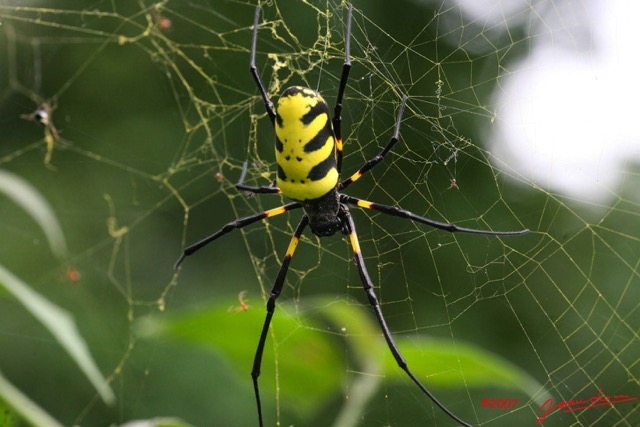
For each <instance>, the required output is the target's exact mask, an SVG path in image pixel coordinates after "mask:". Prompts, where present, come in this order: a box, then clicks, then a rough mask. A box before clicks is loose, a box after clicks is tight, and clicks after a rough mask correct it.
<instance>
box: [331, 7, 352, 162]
mask: <svg viewBox="0 0 640 427" xmlns="http://www.w3.org/2000/svg"><path fill="white" fill-rule="evenodd" d="M352 14H353V6H352V5H351V4H349V11H348V12H347V29H346V32H345V36H344V51H345V58H344V65H343V66H342V76H341V77H340V86H339V88H338V96H337V97H336V105H335V107H334V110H333V119H332V122H333V132H334V133H335V135H336V156H337V158H338V164H337V167H336V168H337V169H338V173H340V172H341V171H342V117H341V116H340V114H341V113H342V98H343V97H344V91H345V89H346V88H347V82H348V81H349V71H350V70H351V15H352Z"/></svg>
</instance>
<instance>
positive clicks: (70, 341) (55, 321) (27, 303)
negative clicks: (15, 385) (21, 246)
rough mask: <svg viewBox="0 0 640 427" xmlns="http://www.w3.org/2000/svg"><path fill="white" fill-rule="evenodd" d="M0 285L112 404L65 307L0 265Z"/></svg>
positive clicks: (109, 392) (113, 399) (108, 392)
mask: <svg viewBox="0 0 640 427" xmlns="http://www.w3.org/2000/svg"><path fill="white" fill-rule="evenodd" d="M0 285H2V286H4V288H5V289H7V290H8V291H9V293H11V294H12V295H13V296H14V297H15V298H16V299H17V300H18V301H19V302H20V303H21V304H22V305H23V306H24V307H25V308H26V309H27V310H28V311H29V312H30V313H31V314H32V315H33V317H35V318H36V319H38V321H40V322H41V323H42V324H43V325H44V326H45V327H46V328H47V329H48V330H49V332H51V334H52V335H53V336H54V337H55V339H56V340H57V341H58V342H59V343H60V345H61V346H62V347H63V348H64V349H65V350H66V351H67V353H69V355H70V356H71V358H72V359H73V360H74V361H75V362H76V364H77V365H78V367H79V368H80V370H81V371H82V372H84V374H85V375H86V376H87V378H88V379H89V381H90V382H91V383H92V384H93V386H94V387H95V388H96V390H97V391H98V393H99V394H100V397H102V400H103V401H104V402H105V403H107V404H109V405H112V404H114V403H115V395H114V394H113V391H112V390H111V388H110V387H109V384H108V383H107V381H106V380H105V378H104V377H103V376H102V374H101V373H100V371H99V370H98V367H97V366H96V364H95V362H94V361H93V359H92V358H91V355H90V354H89V350H88V348H87V345H86V343H85V341H84V340H83V339H82V337H81V336H80V333H79V332H78V329H77V327H76V325H75V323H74V320H73V317H72V316H71V315H70V314H69V313H68V312H67V311H65V310H63V309H61V308H59V307H58V306H56V305H54V304H53V303H51V302H50V301H49V300H47V299H46V298H44V297H43V296H42V295H40V294H38V293H37V292H36V291H34V290H33V289H31V288H30V287H29V286H28V285H27V284H26V283H24V282H23V281H22V280H20V279H19V278H17V277H16V276H14V275H13V274H11V273H10V272H9V271H8V270H7V269H5V268H4V267H3V266H2V265H0Z"/></svg>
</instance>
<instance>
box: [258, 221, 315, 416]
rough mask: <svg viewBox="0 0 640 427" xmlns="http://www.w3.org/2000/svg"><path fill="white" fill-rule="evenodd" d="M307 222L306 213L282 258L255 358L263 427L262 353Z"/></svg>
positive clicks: (259, 409) (259, 412)
mask: <svg viewBox="0 0 640 427" xmlns="http://www.w3.org/2000/svg"><path fill="white" fill-rule="evenodd" d="M307 224H309V218H308V217H307V216H306V215H304V216H303V217H302V219H301V220H300V223H299V224H298V227H297V228H296V231H295V232H294V233H293V237H292V238H291V242H290V243H289V248H288V249H287V252H286V253H285V255H284V258H283V259H282V264H281V266H280V271H278V276H277V277H276V281H275V283H274V284H273V288H271V293H270V295H269V300H268V301H267V317H266V318H265V319H264V324H263V325H262V332H261V333H260V340H259V341H258V348H257V349H256V355H255V357H254V359H253V369H251V378H253V389H254V391H255V395H256V404H257V405H258V419H259V421H260V427H263V426H264V424H263V421H262V404H261V402H260V388H259V386H258V377H259V376H260V368H261V366H262V354H263V352H264V345H265V342H266V341H267V334H268V333H269V326H270V325H271V319H272V318H273V313H274V312H275V310H276V299H278V297H279V296H280V293H281V292H282V287H283V286H284V280H285V278H286V277H287V271H288V270H289V264H290V263H291V258H293V253H294V252H295V250H296V248H297V247H298V242H299V241H300V236H301V235H302V232H303V231H304V229H305V227H306V226H307Z"/></svg>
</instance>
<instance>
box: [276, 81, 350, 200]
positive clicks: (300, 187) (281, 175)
mask: <svg viewBox="0 0 640 427" xmlns="http://www.w3.org/2000/svg"><path fill="white" fill-rule="evenodd" d="M275 126H276V161H277V163H278V177H277V180H276V184H277V186H278V187H279V188H280V190H281V191H282V193H283V194H284V195H285V196H287V197H289V198H290V199H293V200H299V201H307V200H315V199H319V198H320V197H322V196H324V195H326V194H327V193H329V192H330V191H331V190H332V189H334V188H335V187H336V185H337V184H338V178H339V177H338V169H337V166H336V146H335V144H336V137H335V134H334V132H333V126H332V125H331V118H330V117H329V106H328V105H327V103H326V102H325V100H324V99H323V98H322V96H320V94H319V93H318V92H316V91H314V90H311V89H308V88H305V87H301V86H293V87H290V88H289V89H287V90H285V91H284V92H283V93H282V96H280V99H279V100H278V105H277V106H276V123H275Z"/></svg>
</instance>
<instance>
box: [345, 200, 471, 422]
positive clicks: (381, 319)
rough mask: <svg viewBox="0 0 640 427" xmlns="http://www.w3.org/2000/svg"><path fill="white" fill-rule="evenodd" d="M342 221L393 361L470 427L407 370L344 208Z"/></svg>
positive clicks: (453, 415)
mask: <svg viewBox="0 0 640 427" xmlns="http://www.w3.org/2000/svg"><path fill="white" fill-rule="evenodd" d="M343 212H344V213H343V216H342V219H343V221H344V224H345V228H346V230H347V233H348V234H349V240H350V241H351V248H352V249H353V258H354V261H355V263H356V267H357V268H358V273H359V275H360V281H361V282H362V287H363V288H364V291H365V293H366V294H367V298H368V299H369V304H370V305H371V307H372V308H373V311H374V313H375V315H376V317H377V319H378V323H379V324H380V328H381V329H382V334H383V335H384V339H385V340H386V341H387V346H388V347H389V350H390V351H391V354H392V355H393V357H394V359H395V360H396V362H397V363H398V366H400V368H401V369H402V370H403V371H404V372H405V373H406V374H407V375H408V376H409V378H411V380H412V381H413V382H414V383H415V384H416V385H417V386H418V387H419V388H420V390H421V391H422V392H423V393H424V394H425V395H427V397H428V398H429V399H431V401H432V402H433V403H435V404H436V406H437V407H438V408H440V409H441V410H442V411H443V412H444V413H446V414H447V415H448V416H449V417H451V418H452V419H453V420H455V421H456V422H458V423H460V424H461V425H463V426H466V427H470V426H471V425H470V424H468V423H467V422H465V421H463V420H461V419H460V418H459V417H458V416H457V415H455V414H454V413H453V412H451V411H450V410H449V409H447V408H446V407H445V406H444V405H443V404H442V403H441V402H440V401H439V400H438V399H436V397H435V396H434V395H433V393H431V392H430V391H429V390H428V389H427V388H426V387H425V386H424V385H423V384H422V383H421V382H420V380H419V379H418V377H416V376H415V374H414V373H413V372H411V370H410V369H409V366H408V365H407V361H406V360H405V358H404V357H403V356H402V354H401V353H400V350H399V349H398V347H397V346H396V343H395V341H394V340H393V337H392V336H391V332H390V331H389V327H388V326H387V322H386V321H385V320H384V316H383V315H382V309H381V308H380V302H379V301H378V297H377V296H376V294H375V292H374V290H373V282H372V281H371V277H369V272H368V271H367V267H366V266H365V264H364V258H363V257H362V253H361V252H360V243H359V242H358V235H357V234H356V226H355V223H354V222H353V218H352V217H351V214H350V213H349V211H348V210H347V208H346V206H345V210H344V211H343Z"/></svg>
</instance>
